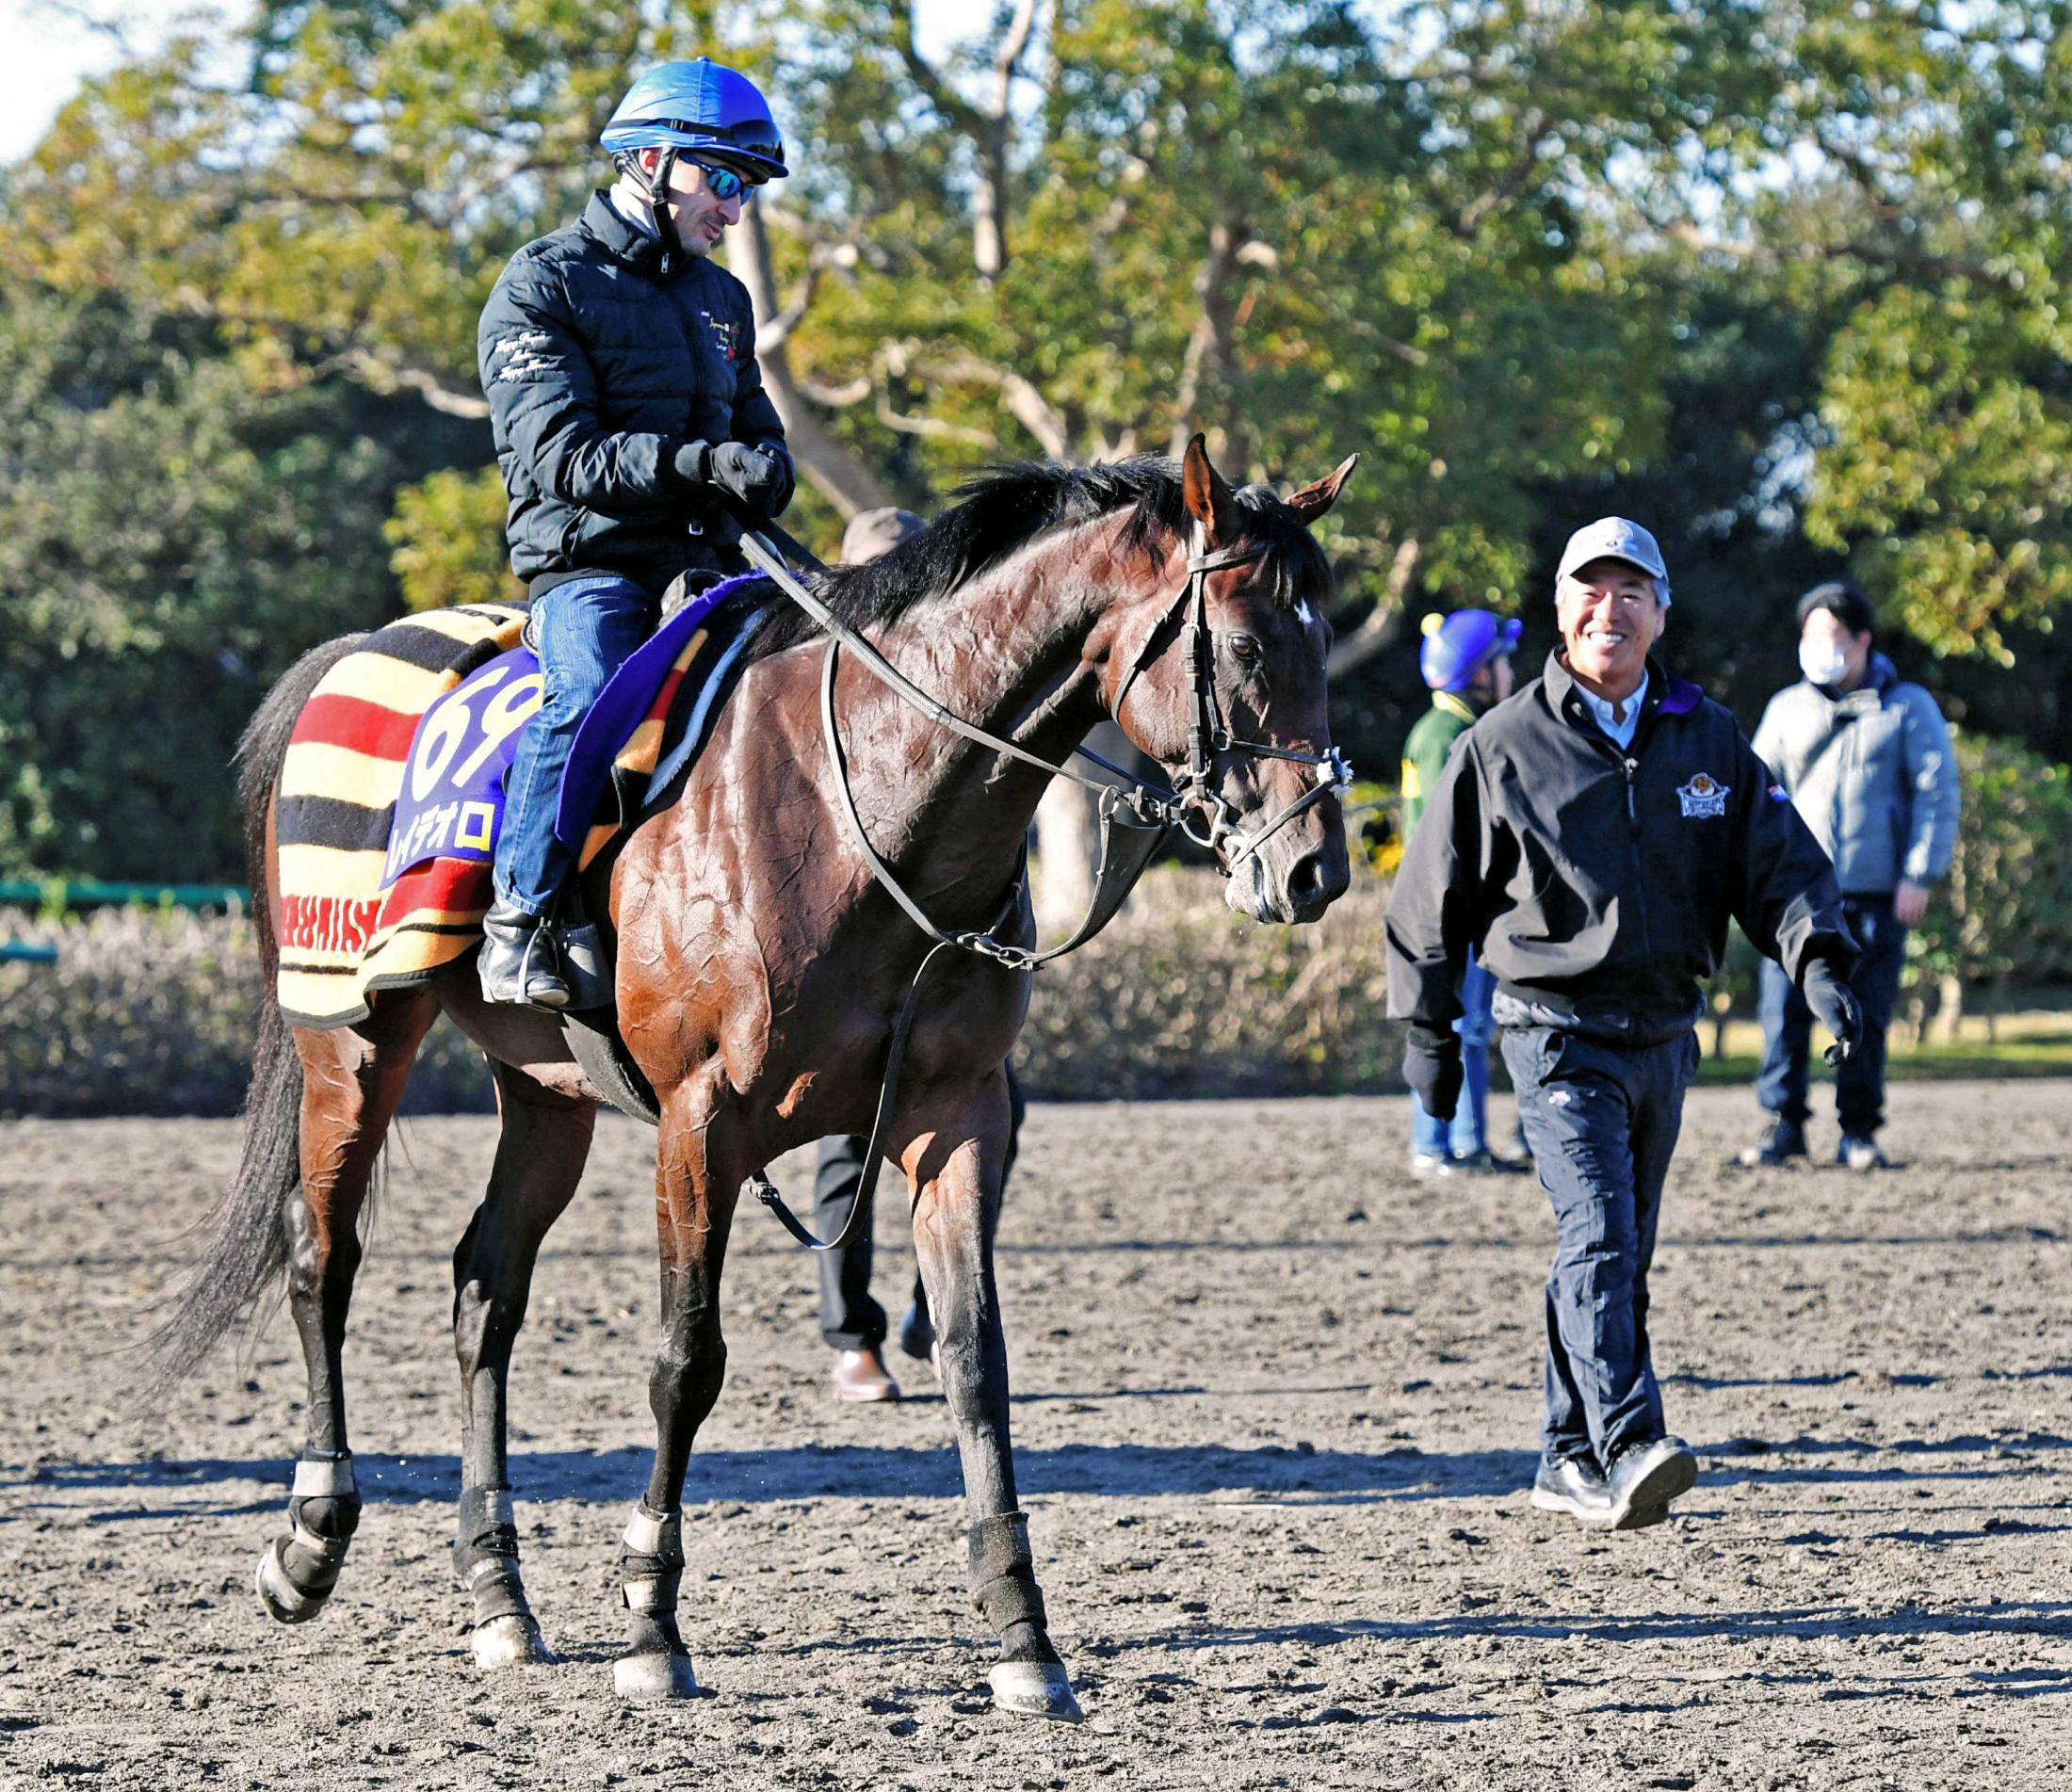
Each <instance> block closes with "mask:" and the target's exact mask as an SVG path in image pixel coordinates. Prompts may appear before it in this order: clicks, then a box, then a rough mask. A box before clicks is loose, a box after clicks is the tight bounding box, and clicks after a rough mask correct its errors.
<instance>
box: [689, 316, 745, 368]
mask: <svg viewBox="0 0 2072 1792" xmlns="http://www.w3.org/2000/svg"><path fill="white" fill-rule="evenodd" d="M698 315H699V316H701V317H703V318H704V320H705V323H706V325H707V327H708V328H710V330H711V331H712V339H713V341H715V342H716V343H718V344H719V345H720V353H721V354H722V355H724V356H725V357H726V358H727V359H728V360H729V361H738V360H740V358H741V326H740V323H739V322H738V321H737V319H735V318H732V317H715V316H714V315H712V314H711V313H710V312H709V311H701V312H700V313H699V314H698Z"/></svg>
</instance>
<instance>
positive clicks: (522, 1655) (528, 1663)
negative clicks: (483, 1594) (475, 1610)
mask: <svg viewBox="0 0 2072 1792" xmlns="http://www.w3.org/2000/svg"><path fill="white" fill-rule="evenodd" d="M468 1640H469V1641H470V1642H471V1643H472V1644H473V1645H474V1648H475V1665H476V1666H477V1667H478V1668H539V1667H545V1666H547V1665H548V1664H549V1663H551V1662H552V1661H553V1660H554V1651H553V1650H551V1649H549V1648H548V1647H547V1645H546V1640H545V1639H544V1638H542V1636H541V1635H540V1625H539V1623H538V1622H537V1621H536V1620H534V1619H532V1618H529V1617H527V1618H521V1617H519V1616H518V1615H517V1614H516V1613H510V1614H507V1615H506V1616H504V1617H502V1618H492V1619H491V1620H490V1621H489V1622H488V1623H486V1624H477V1625H476V1626H475V1628H474V1630H473V1631H472V1632H471V1633H470V1634H469V1639H468Z"/></svg>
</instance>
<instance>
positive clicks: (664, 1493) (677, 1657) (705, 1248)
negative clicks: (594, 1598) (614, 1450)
mask: <svg viewBox="0 0 2072 1792" xmlns="http://www.w3.org/2000/svg"><path fill="white" fill-rule="evenodd" d="M720 1083H721V1077H720V1072H719V1068H718V1067H717V1066H715V1067H714V1068H713V1070H712V1073H711V1074H710V1075H709V1076H701V1077H698V1078H695V1079H693V1080H692V1081H691V1082H688V1083H686V1084H685V1085H683V1086H682V1087H680V1088H678V1089H676V1090H673V1091H672V1092H670V1093H669V1094H667V1095H665V1096H664V1098H663V1103H662V1123H661V1138H660V1141H659V1154H658V1156H657V1158H656V1170H655V1218H656V1226H657V1228H658V1230H659V1234H660V1244H661V1269H662V1345H661V1348H660V1349H659V1350H658V1351H657V1352H656V1358H655V1370H654V1374H653V1376H652V1377H651V1378H650V1380H649V1383H648V1399H649V1404H650V1405H651V1406H652V1407H653V1408H654V1412H655V1468H654V1471H653V1473H652V1474H651V1475H650V1476H649V1477H648V1487H647V1494H646V1497H645V1498H643V1499H642V1500H641V1502H640V1504H639V1506H638V1507H636V1508H635V1509H634V1513H633V1518H632V1520H631V1522H630V1523H629V1524H628V1525H627V1526H626V1530H625V1540H624V1545H623V1548H622V1549H621V1551H620V1555H619V1573H620V1586H621V1593H622V1597H623V1599H624V1601H625V1606H626V1628H627V1643H626V1653H625V1654H624V1655H621V1656H620V1657H619V1659H618V1660H617V1661H615V1662H614V1663H613V1664H612V1684H613V1686H614V1687H616V1688H617V1689H618V1692H619V1696H620V1697H621V1698H623V1699H639V1700H648V1699H686V1698H690V1697H692V1696H694V1695H695V1694H696V1693H697V1691H698V1678H697V1675H696V1674H695V1672H693V1671H692V1669H691V1662H690V1655H689V1652H688V1650H687V1649H686V1648H685V1647H684V1639H683V1633H682V1632H681V1631H680V1630H678V1628H677V1626H676V1596H677V1588H678V1585H679V1583H680V1582H681V1581H682V1579H683V1574H684V1515H683V1507H682V1501H683V1492H684V1472H685V1470H686V1469H687V1468H688V1465H689V1462H690V1446H691V1443H692V1441H693V1440H694V1439H695V1438H696V1436H697V1434H698V1428H699V1426H700V1425H702V1424H703V1423H704V1419H705V1415H706V1414H707V1413H710V1412H711V1411H712V1408H713V1405H714V1403H715V1402H716V1401H717V1400H718V1399H719V1397H720V1383H721V1381H722V1380H725V1377H726V1363H727V1347H726V1339H725V1338H724V1337H723V1336H722V1335H721V1333H720V1269H721V1267H723V1265H724V1263H725V1260H726V1248H727V1234H728V1231H729V1229H730V1228H731V1227H732V1225H733V1223H734V1203H735V1200H736V1198H737V1195H738V1194H739V1192H740V1186H741V1183H742V1180H743V1179H744V1178H745V1177H746V1176H747V1175H748V1174H749V1173H750V1171H751V1170H753V1169H755V1168H757V1167H758V1166H755V1165H752V1164H749V1163H746V1162H745V1161H743V1160H742V1157H741V1153H740V1150H739V1147H738V1142H737V1140H736V1138H735V1137H734V1128H732V1127H731V1126H730V1125H729V1124H728V1123H727V1117H726V1116H725V1115H723V1114H718V1115H716V1114H715V1111H714V1109H715V1106H716V1102H717V1094H716V1091H717V1090H718V1089H719V1088H720Z"/></svg>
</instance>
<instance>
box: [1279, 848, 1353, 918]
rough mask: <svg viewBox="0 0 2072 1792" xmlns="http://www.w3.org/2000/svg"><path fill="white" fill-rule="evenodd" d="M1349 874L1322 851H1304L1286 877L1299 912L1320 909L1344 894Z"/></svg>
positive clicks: (1290, 895)
mask: <svg viewBox="0 0 2072 1792" xmlns="http://www.w3.org/2000/svg"><path fill="white" fill-rule="evenodd" d="M1347 882H1348V879H1347V877H1346V875H1345V874H1344V873H1343V872H1342V871H1340V870H1339V869H1338V867H1337V865H1336V864H1333V863H1331V861H1330V860H1329V859H1328V858H1327V857H1326V855H1325V854H1323V853H1321V852H1305V853H1303V856H1302V857H1301V858H1300V859H1298V860H1297V861H1296V862H1295V864H1294V866H1293V867H1292V868H1291V869H1290V870H1289V872H1288V876H1287V894H1288V896H1289V898H1290V899H1291V900H1292V901H1293V902H1294V903H1295V905H1296V906H1297V907H1298V908H1300V909H1310V908H1321V907H1322V906H1323V905H1324V904H1325V903H1327V902H1330V901H1332V900H1333V899H1334V898H1335V897H1336V896H1341V895H1343V894H1344V892H1345V887H1346V884H1347Z"/></svg>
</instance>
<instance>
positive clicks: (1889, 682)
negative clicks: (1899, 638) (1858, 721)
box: [1806, 651, 1900, 718]
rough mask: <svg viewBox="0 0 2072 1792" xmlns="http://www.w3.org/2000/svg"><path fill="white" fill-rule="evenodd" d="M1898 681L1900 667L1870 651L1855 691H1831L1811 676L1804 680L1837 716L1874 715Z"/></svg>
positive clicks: (1807, 686) (1882, 706)
mask: <svg viewBox="0 0 2072 1792" xmlns="http://www.w3.org/2000/svg"><path fill="white" fill-rule="evenodd" d="M1899 682H1900V672H1899V668H1898V667H1896V666H1894V665H1893V664H1892V662H1891V661H1890V660H1889V659H1887V658H1886V656H1885V655H1884V654H1880V653H1877V652H1875V651H1873V652H1872V654H1871V655H1870V660H1869V661H1868V662H1867V663H1866V665H1865V667H1864V676H1863V683H1862V684H1860V685H1858V686H1856V687H1855V689H1854V690H1843V691H1837V690H1830V689H1829V688H1828V687H1827V686H1825V685H1816V684H1814V683H1813V682H1812V680H1811V679H1808V680H1807V681H1806V688H1807V689H1808V690H1810V691H1811V692H1812V693H1813V694H1814V695H1815V696H1816V697H1818V698H1819V699H1820V700H1821V702H1823V703H1825V704H1826V705H1827V707H1828V709H1829V710H1830V711H1831V712H1832V713H1833V714H1834V715H1835V716H1837V718H1841V717H1849V716H1874V715H1876V714H1877V713H1878V711H1879V710H1881V709H1882V708H1884V707H1885V700H1886V697H1888V696H1889V695H1891V691H1892V687H1893V686H1895V685H1897V684H1898V683H1899Z"/></svg>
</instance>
